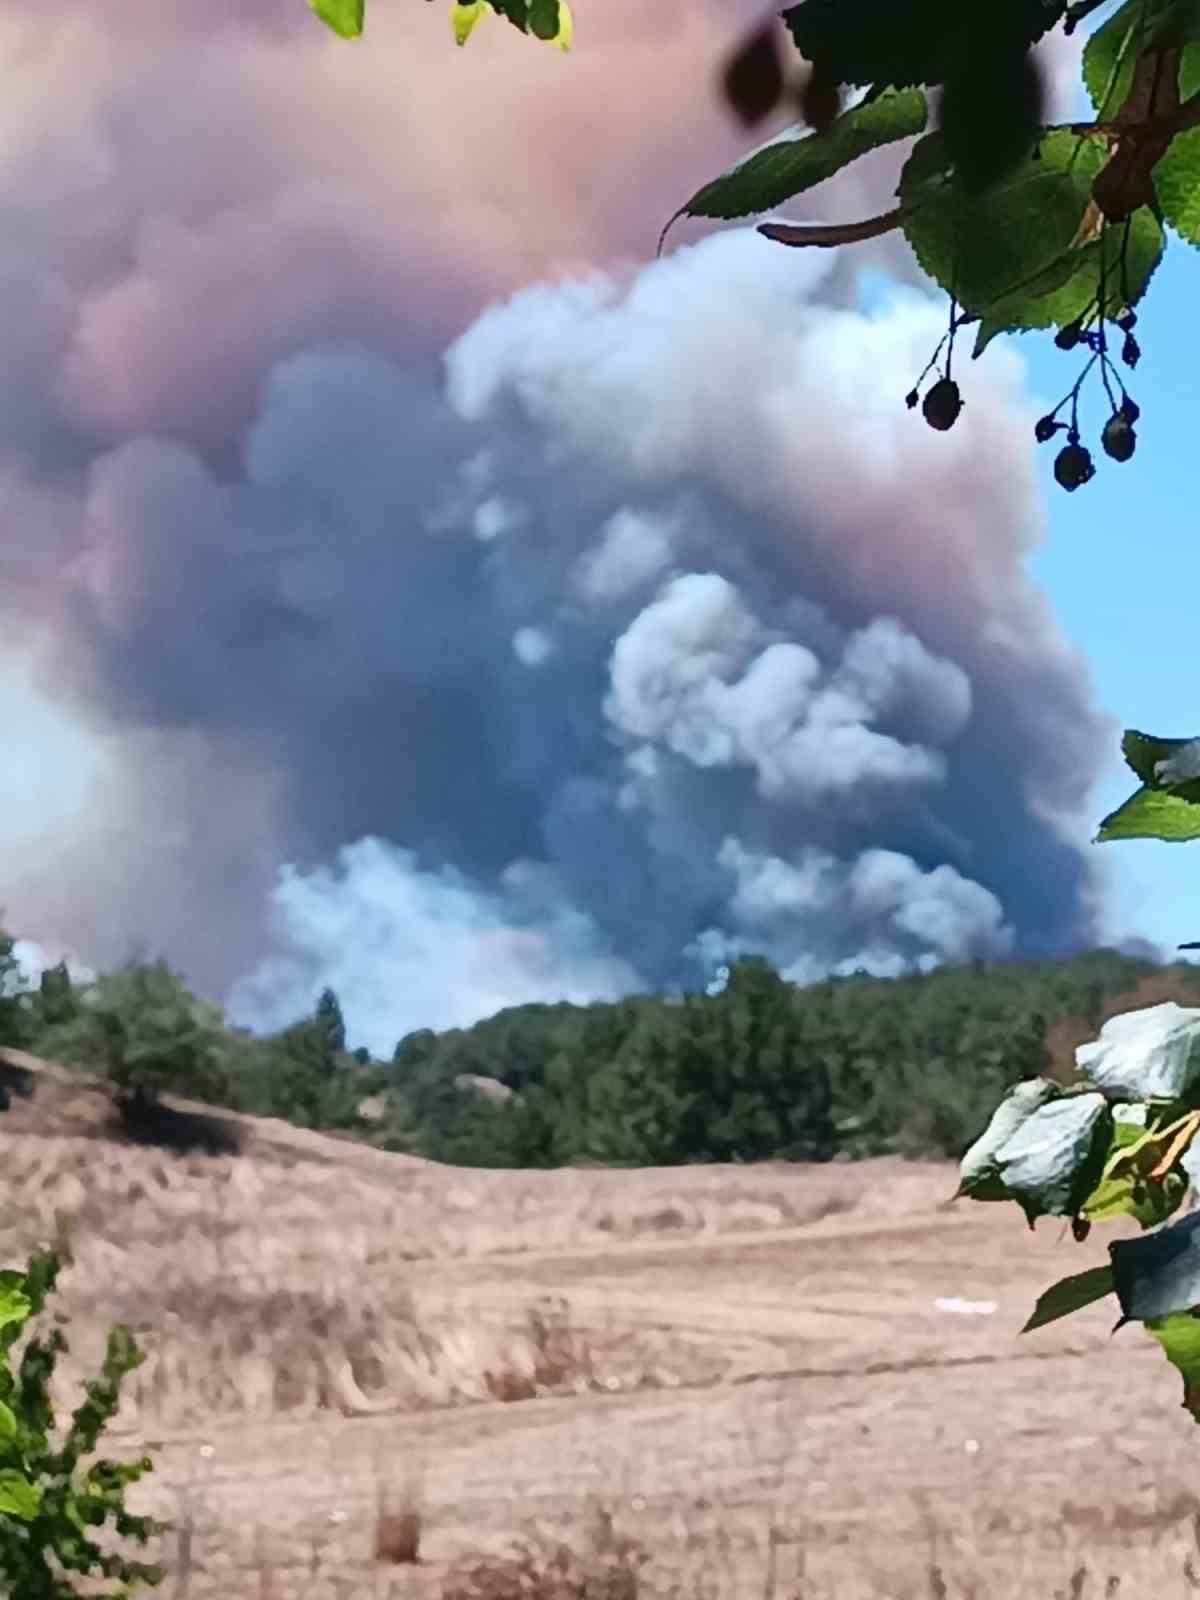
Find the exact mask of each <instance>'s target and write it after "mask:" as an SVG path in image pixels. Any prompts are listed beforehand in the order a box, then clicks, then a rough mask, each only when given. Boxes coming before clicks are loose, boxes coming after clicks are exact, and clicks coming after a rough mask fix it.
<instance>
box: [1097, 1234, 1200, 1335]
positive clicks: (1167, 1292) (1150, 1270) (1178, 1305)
mask: <svg viewBox="0 0 1200 1600" xmlns="http://www.w3.org/2000/svg"><path fill="white" fill-rule="evenodd" d="M1198 1228H1200V1211H1192V1212H1189V1213H1188V1215H1187V1216H1186V1217H1184V1218H1183V1219H1182V1220H1181V1221H1179V1222H1172V1223H1168V1225H1167V1226H1166V1227H1165V1228H1159V1229H1157V1230H1156V1231H1155V1232H1154V1233H1147V1234H1144V1235H1143V1236H1142V1238H1140V1239H1114V1241H1113V1242H1112V1244H1110V1245H1109V1247H1108V1251H1109V1254H1110V1256H1111V1257H1112V1267H1113V1282H1114V1284H1115V1287H1116V1291H1117V1299H1118V1300H1119V1301H1120V1302H1121V1313H1122V1316H1121V1321H1122V1322H1123V1323H1124V1322H1147V1321H1150V1320H1152V1319H1154V1318H1156V1317H1169V1316H1171V1315H1172V1314H1173V1313H1174V1312H1177V1311H1190V1310H1191V1308H1192V1307H1193V1306H1200V1237H1197V1232H1196V1230H1197V1229H1198ZM1118 1326H1119V1324H1118Z"/></svg>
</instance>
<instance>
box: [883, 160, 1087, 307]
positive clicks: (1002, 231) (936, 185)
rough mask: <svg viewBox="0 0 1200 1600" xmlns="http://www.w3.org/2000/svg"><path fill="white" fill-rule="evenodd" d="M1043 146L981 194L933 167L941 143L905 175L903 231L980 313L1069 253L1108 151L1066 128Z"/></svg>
mask: <svg viewBox="0 0 1200 1600" xmlns="http://www.w3.org/2000/svg"><path fill="white" fill-rule="evenodd" d="M922 142H923V143H924V141H922ZM1038 151H1039V153H1038V154H1036V156H1030V157H1029V158H1027V159H1026V160H1023V161H1022V162H1020V163H1019V165H1018V166H1017V167H1016V168H1015V169H1014V170H1013V172H1012V173H1011V174H1010V176H1009V177H1007V178H1005V179H1003V180H1001V181H1000V182H999V183H996V184H995V185H993V186H992V187H991V188H989V189H987V190H986V191H985V192H984V193H983V194H981V195H977V196H971V195H968V194H967V193H966V192H965V191H964V190H963V188H962V185H961V184H960V183H959V181H958V179H957V178H956V177H954V176H953V175H950V176H948V177H943V178H938V177H937V176H936V175H935V173H934V172H933V171H931V166H932V163H933V162H935V161H936V160H937V159H939V147H933V148H932V149H930V148H926V150H924V151H923V150H922V149H921V146H918V147H917V149H916V150H915V151H914V152H913V156H912V158H910V160H909V162H908V164H907V165H906V166H905V169H904V171H903V173H902V174H901V178H900V189H899V193H900V197H901V200H902V201H910V202H911V208H910V209H909V211H908V214H907V215H906V216H905V218H904V222H903V227H904V233H905V236H906V237H907V239H908V241H909V243H910V244H911V246H912V248H913V251H914V252H915V254H916V257H917V260H918V261H919V262H920V264H921V266H922V268H923V269H924V270H925V272H926V273H928V275H929V276H930V277H931V278H933V279H934V280H935V281H936V282H937V283H939V284H941V286H942V287H943V288H944V289H945V290H947V292H948V293H950V294H952V295H954V296H955V297H956V298H957V299H958V301H959V304H960V305H961V306H963V308H964V309H965V310H966V311H968V312H970V313H972V314H974V315H977V316H983V315H985V314H986V313H988V312H989V311H990V310H991V308H992V307H993V306H994V305H995V303H996V302H997V301H998V300H1000V299H1002V298H1003V297H1006V296H1009V295H1013V294H1015V293H1018V292H1019V291H1020V290H1021V289H1022V287H1023V286H1025V285H1027V284H1028V283H1029V282H1030V280H1031V279H1032V278H1035V277H1036V276H1037V275H1039V274H1041V273H1043V272H1047V271H1049V270H1050V269H1051V268H1053V267H1055V265H1056V263H1057V262H1059V261H1060V260H1061V259H1062V257H1063V256H1064V255H1066V253H1067V252H1068V251H1069V250H1070V249H1071V246H1072V245H1073V243H1074V241H1075V239H1076V237H1077V236H1078V234H1079V231H1080V224H1081V223H1082V221H1083V215H1084V212H1085V211H1086V209H1087V207H1088V204H1089V201H1090V199H1091V186H1092V181H1093V179H1094V178H1095V176H1096V174H1097V173H1098V172H1099V171H1100V169H1101V167H1102V166H1103V165H1104V162H1105V160H1106V157H1107V145H1106V142H1105V140H1104V139H1103V138H1102V137H1079V136H1077V135H1074V134H1072V133H1070V132H1069V131H1068V130H1067V129H1065V128H1055V129H1051V130H1050V131H1049V132H1048V133H1047V134H1046V135H1045V137H1044V138H1043V139H1042V140H1041V142H1040V145H1039V147H1038ZM942 155H943V158H944V150H943V151H942ZM918 202H919V203H918Z"/></svg>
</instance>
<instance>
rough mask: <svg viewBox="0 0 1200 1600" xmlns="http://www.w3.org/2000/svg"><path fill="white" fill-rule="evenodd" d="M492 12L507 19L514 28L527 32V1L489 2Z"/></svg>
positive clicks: (504, 0) (502, 0)
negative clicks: (496, 12)
mask: <svg viewBox="0 0 1200 1600" xmlns="http://www.w3.org/2000/svg"><path fill="white" fill-rule="evenodd" d="M490 4H491V7H492V10H493V11H498V12H499V13H500V15H501V16H502V17H507V18H508V20H509V21H510V22H511V23H512V25H513V27H514V28H520V30H521V32H522V33H528V32H529V0H490Z"/></svg>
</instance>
